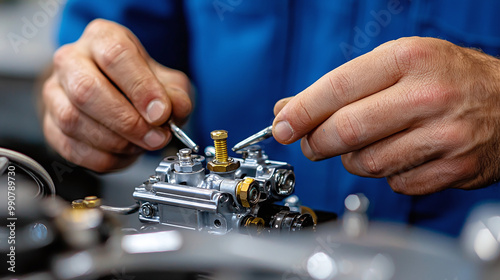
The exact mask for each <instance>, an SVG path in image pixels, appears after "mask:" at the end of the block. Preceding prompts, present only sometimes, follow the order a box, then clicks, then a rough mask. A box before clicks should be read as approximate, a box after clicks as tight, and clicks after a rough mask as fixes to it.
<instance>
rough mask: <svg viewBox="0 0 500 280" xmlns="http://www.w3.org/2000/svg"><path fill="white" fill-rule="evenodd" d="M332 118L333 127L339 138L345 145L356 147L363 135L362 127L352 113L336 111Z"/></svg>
mask: <svg viewBox="0 0 500 280" xmlns="http://www.w3.org/2000/svg"><path fill="white" fill-rule="evenodd" d="M336 115H337V116H336V118H334V124H335V128H336V129H337V134H338V136H339V139H340V140H341V141H342V142H343V143H344V144H345V145H346V146H347V147H356V146H358V145H360V144H361V142H362V136H363V128H362V125H361V123H360V122H359V120H358V119H357V118H356V116H354V115H353V114H349V113H344V111H341V110H339V111H337V114H336Z"/></svg>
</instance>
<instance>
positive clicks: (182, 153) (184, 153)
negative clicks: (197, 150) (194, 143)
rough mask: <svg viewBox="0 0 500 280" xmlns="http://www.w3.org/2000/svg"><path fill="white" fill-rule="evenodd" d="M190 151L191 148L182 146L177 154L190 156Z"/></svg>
mask: <svg viewBox="0 0 500 280" xmlns="http://www.w3.org/2000/svg"><path fill="white" fill-rule="evenodd" d="M191 153H192V151H191V149H188V148H183V149H180V150H179V154H180V155H181V156H185V157H191Z"/></svg>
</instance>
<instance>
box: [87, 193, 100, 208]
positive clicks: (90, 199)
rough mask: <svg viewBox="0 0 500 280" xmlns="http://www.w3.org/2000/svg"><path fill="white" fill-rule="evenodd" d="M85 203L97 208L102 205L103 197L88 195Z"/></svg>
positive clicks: (89, 206)
mask: <svg viewBox="0 0 500 280" xmlns="http://www.w3.org/2000/svg"><path fill="white" fill-rule="evenodd" d="M83 204H84V205H85V208H97V207H99V206H101V199H100V198H98V197H97V196H87V197H85V199H84V200H83Z"/></svg>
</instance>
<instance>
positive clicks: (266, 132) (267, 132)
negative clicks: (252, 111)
mask: <svg viewBox="0 0 500 280" xmlns="http://www.w3.org/2000/svg"><path fill="white" fill-rule="evenodd" d="M271 136H273V126H272V125H271V126H268V127H266V128H264V129H263V130H261V131H259V132H257V133H255V134H253V135H252V136H250V137H248V138H246V139H245V140H243V141H241V142H239V143H238V144H236V145H234V147H233V148H232V150H233V151H234V152H236V151H239V150H241V149H243V148H246V147H248V146H251V145H254V144H257V143H259V142H260V141H262V140H265V139H267V138H270V137H271Z"/></svg>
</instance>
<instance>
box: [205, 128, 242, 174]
mask: <svg viewBox="0 0 500 280" xmlns="http://www.w3.org/2000/svg"><path fill="white" fill-rule="evenodd" d="M210 136H211V137H212V139H214V146H215V158H214V159H213V160H212V161H210V162H208V163H207V168H208V170H210V171H212V172H221V173H225V172H232V171H235V170H236V169H238V168H239V167H240V162H239V161H235V160H233V159H232V158H230V157H228V155H227V131H225V130H214V131H212V132H211V133H210Z"/></svg>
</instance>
